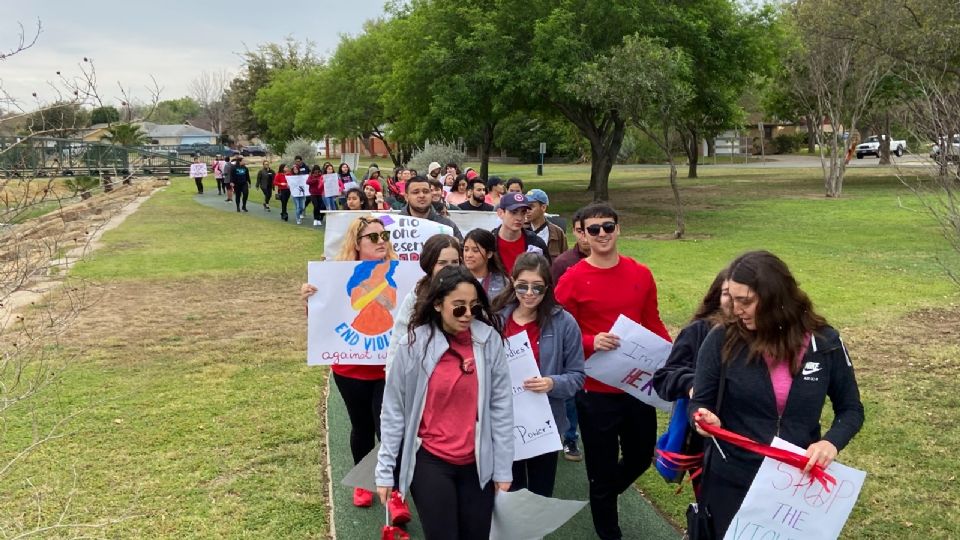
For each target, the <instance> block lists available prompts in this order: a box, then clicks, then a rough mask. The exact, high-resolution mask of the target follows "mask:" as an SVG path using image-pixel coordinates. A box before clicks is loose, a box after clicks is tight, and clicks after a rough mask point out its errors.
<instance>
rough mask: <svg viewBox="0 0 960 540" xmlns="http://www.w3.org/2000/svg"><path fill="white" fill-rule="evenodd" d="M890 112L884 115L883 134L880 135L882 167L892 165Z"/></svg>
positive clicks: (885, 112)
mask: <svg viewBox="0 0 960 540" xmlns="http://www.w3.org/2000/svg"><path fill="white" fill-rule="evenodd" d="M889 135H890V112H889V111H884V113H883V133H882V134H880V165H889V164H890V137H889Z"/></svg>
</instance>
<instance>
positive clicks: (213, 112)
mask: <svg viewBox="0 0 960 540" xmlns="http://www.w3.org/2000/svg"><path fill="white" fill-rule="evenodd" d="M230 81H231V77H230V74H229V73H228V72H227V71H226V70H220V71H204V72H202V73H200V76H199V77H197V78H196V79H194V80H193V81H191V82H190V85H189V87H188V89H189V91H190V95H191V97H193V99H195V100H196V101H197V103H199V104H200V107H201V108H202V110H203V116H204V120H205V121H206V122H207V123H208V127H209V128H210V129H211V130H213V131H216V132H217V133H218V134H221V135H222V134H223V129H224V125H225V123H226V120H227V112H228V110H229V104H228V103H227V100H226V92H227V88H229V87H230Z"/></svg>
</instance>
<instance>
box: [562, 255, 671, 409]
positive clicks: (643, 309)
mask: <svg viewBox="0 0 960 540" xmlns="http://www.w3.org/2000/svg"><path fill="white" fill-rule="evenodd" d="M556 297H557V301H558V302H560V303H561V304H562V305H563V307H564V308H565V309H566V310H567V311H569V312H570V314H571V315H573V318H574V319H576V320H577V324H578V325H580V332H581V333H582V334H583V354H584V356H585V357H586V359H587V360H589V359H590V356H591V355H592V354H593V351H594V349H593V338H594V336H596V335H597V334H599V333H601V332H609V331H610V328H611V327H612V326H613V323H614V322H615V321H616V320H617V317H619V316H620V315H621V314H622V315H626V316H627V317H630V318H631V319H633V320H634V321H636V322H638V323H640V324H641V325H642V326H643V327H645V328H646V329H647V330H650V331H651V332H653V333H655V334H657V335H658V336H660V337H662V338H664V339H666V340H668V341H672V340H671V339H670V334H669V333H668V332H667V327H666V326H664V324H663V321H661V320H660V311H659V309H658V307H657V284H656V282H655V281H654V280H653V273H651V272H650V269H649V268H647V267H646V266H644V265H642V264H640V263H638V262H637V261H635V260H633V259H631V258H630V257H626V256H624V255H621V256H620V262H618V263H617V265H616V266H614V267H612V268H597V267H596V266H593V265H591V264H590V263H589V262H587V260H586V259H584V260H581V261H580V262H578V263H577V264H575V265H573V266H571V267H570V269H569V270H567V271H566V273H564V274H563V276H562V277H561V278H560V283H558V284H557V289H556ZM583 387H584V389H585V390H589V391H591V392H606V393H610V394H614V393H622V391H621V390H618V389H616V388H614V387H612V386H609V385H606V384H603V383H602V382H600V381H598V380H596V379H593V378H591V377H587V380H586V383H585V384H584V386H583Z"/></svg>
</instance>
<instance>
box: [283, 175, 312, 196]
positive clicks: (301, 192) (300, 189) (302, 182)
mask: <svg viewBox="0 0 960 540" xmlns="http://www.w3.org/2000/svg"><path fill="white" fill-rule="evenodd" d="M308 176H309V175H306V174H295V175H290V176H288V177H287V185H288V186H290V196H291V197H309V196H310V189H309V188H308V187H307V177H308Z"/></svg>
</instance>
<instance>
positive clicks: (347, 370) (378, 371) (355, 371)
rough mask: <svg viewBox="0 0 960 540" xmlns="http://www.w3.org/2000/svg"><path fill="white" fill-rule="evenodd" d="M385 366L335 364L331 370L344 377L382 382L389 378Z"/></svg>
mask: <svg viewBox="0 0 960 540" xmlns="http://www.w3.org/2000/svg"><path fill="white" fill-rule="evenodd" d="M384 368H385V366H383V365H375V366H361V365H356V364H333V365H332V366H330V369H331V370H332V371H333V372H334V373H336V374H337V375H340V376H342V377H348V378H350V379H359V380H361V381H382V380H384V379H386V378H387V372H386V371H384Z"/></svg>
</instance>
